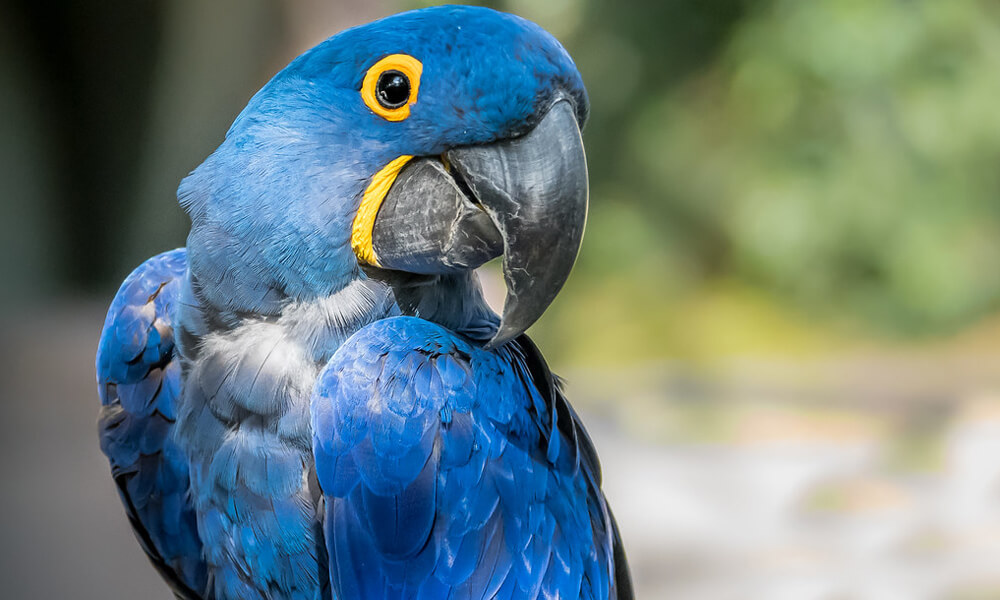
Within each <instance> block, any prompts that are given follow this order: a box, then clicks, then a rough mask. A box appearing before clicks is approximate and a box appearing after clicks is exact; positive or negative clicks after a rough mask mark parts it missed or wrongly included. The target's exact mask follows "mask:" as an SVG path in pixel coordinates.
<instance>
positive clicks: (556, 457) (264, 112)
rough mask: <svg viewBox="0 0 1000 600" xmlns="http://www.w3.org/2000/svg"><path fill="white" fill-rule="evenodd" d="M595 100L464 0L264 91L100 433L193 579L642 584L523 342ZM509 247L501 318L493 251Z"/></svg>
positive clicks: (292, 591)
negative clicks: (493, 290) (483, 284)
mask: <svg viewBox="0 0 1000 600" xmlns="http://www.w3.org/2000/svg"><path fill="white" fill-rule="evenodd" d="M587 112H588V100H587V94H586V91H585V89H584V86H583V82H582V80H581V77H580V75H579V73H578V71H577V69H576V67H575V65H574V64H573V61H572V60H571V59H570V57H569V55H568V54H567V53H566V51H565V50H564V49H563V48H562V46H560V44H559V43H558V42H557V41H556V40H555V39H554V38H553V37H552V36H551V35H549V34H548V33H546V32H545V31H544V30H542V29H541V28H540V27H538V26H537V25H535V24H533V23H530V22H528V21H526V20H524V19H521V18H519V17H516V16H513V15H509V14H504V13H499V12H495V11H492V10H489V9H485V8H473V7H454V6H446V7H435V8H428V9H423V10H417V11H411V12H407V13H402V14H399V15H395V16H392V17H389V18H386V19H383V20H380V21H376V22H374V23H371V24H368V25H364V26H360V27H356V28H353V29H349V30H346V31H344V32H342V33H340V34H338V35H335V36H333V37H331V38H330V39H328V40H326V41H325V42H323V43H321V44H320V45H318V46H316V47H315V48H313V49H311V50H309V51H307V52H306V53H305V54H303V55H301V56H299V57H298V58H296V59H295V60H294V61H292V62H291V63H290V64H289V65H288V66H287V67H286V68H285V69H284V70H282V71H281V72H279V73H278V74H277V75H276V76H275V77H274V78H273V79H272V80H271V81H270V82H268V83H267V84H266V85H265V86H264V87H263V88H262V89H261V90H260V91H259V92H258V93H257V94H256V95H255V96H254V97H253V98H252V99H251V100H250V101H249V103H248V105H247V107H246V108H245V109H244V110H243V112H242V113H241V114H240V115H239V116H238V117H237V118H236V120H235V122H234V123H233V125H232V126H231V128H230V129H229V131H228V133H227V134H226V137H225V139H224V141H223V142H222V143H221V145H220V146H219V147H218V149H216V150H215V152H214V153H212V154H211V155H210V156H209V157H208V158H207V159H206V160H205V161H204V162H203V163H202V164H201V165H200V166H198V167H197V168H196V169H195V170H194V171H193V172H192V173H191V174H190V175H189V176H188V177H186V178H185V179H184V180H183V181H182V183H181V185H180V188H179V190H178V198H179V201H180V203H181V204H182V206H183V207H184V208H185V209H186V211H187V212H188V214H189V215H190V217H191V231H190V234H189V236H188V240H187V246H186V248H181V249H177V250H173V251H170V252H166V253H164V254H160V255H158V256H156V257H153V258H151V259H149V260H147V261H146V262H145V263H143V264H142V265H141V266H139V267H138V268H137V269H136V270H135V271H134V272H133V273H132V274H131V275H129V276H128V278H127V279H126V280H125V282H124V283H123V284H122V286H121V288H120V290H119V291H118V294H117V295H116V297H115V298H114V301H113V302H112V304H111V307H110V309H109V311H108V315H107V319H106V321H105V324H104V329H103V332H102V334H101V339H100V344H99V348H98V353H97V373H98V387H99V393H100V398H101V404H102V407H101V415H100V420H99V431H100V441H101V448H102V450H103V451H104V453H105V454H106V455H107V457H108V459H109V461H110V463H111V469H112V474H113V477H114V481H115V483H116V485H117V488H118V491H119V494H120V496H121V499H122V502H123V504H124V506H125V510H126V513H127V515H128V518H129V520H130V522H131V524H132V527H133V529H134V530H135V533H136V536H137V538H138V540H139V542H140V544H141V545H142V548H143V550H144V551H145V552H146V554H148V555H149V557H150V559H151V560H152V562H153V564H154V566H155V567H156V569H157V570H158V572H159V573H160V575H161V576H162V577H163V578H164V579H165V580H166V581H167V582H168V584H169V585H170V586H171V589H172V590H173V592H174V594H175V595H176V597H177V598H181V599H184V600H200V599H216V600H237V599H239V600H258V599H259V600H264V599H270V600H279V599H280V600H286V599H287V600H291V599H296V600H299V599H336V598H340V599H350V600H355V599H360V600H364V599H376V598H377V599H404V598H405V599H446V598H469V599H472V598H475V599H491V598H497V599H504V600H507V599H536V598H546V599H555V598H561V599H564V600H565V599H578V598H579V599H587V600H590V599H625V598H632V590H631V583H630V579H629V573H628V567H627V564H626V560H625V555H624V552H623V550H622V544H621V541H620V539H619V535H618V531H617V527H616V525H615V522H614V518H613V516H612V514H611V511H610V509H609V508H608V506H607V503H606V501H605V498H604V496H603V493H602V491H601V473H600V467H599V464H598V460H597V455H596V454H595V451H594V448H593V445H592V443H591V441H590V439H589V437H588V435H587V433H586V431H585V430H584V428H583V426H582V424H581V422H580V419H579V417H578V416H577V415H576V413H575V412H574V411H573V408H572V407H571V406H570V405H569V403H568V402H567V400H566V398H565V397H564V395H563V392H562V389H561V385H560V382H559V380H558V378H556V377H555V376H554V375H553V374H552V373H551V371H550V370H549V367H548V366H547V365H546V363H545V361H544V359H543V358H542V356H541V354H540V352H539V350H538V349H537V348H536V347H535V345H534V344H533V343H532V342H531V341H530V340H529V339H528V338H527V337H526V336H525V335H524V333H523V332H524V330H525V329H526V328H527V327H528V326H530V325H531V324H532V323H533V322H534V321H535V320H536V319H537V318H538V317H539V316H540V315H541V314H542V313H543V312H544V310H545V309H546V308H547V306H548V305H549V304H550V303H551V301H552V299H553V298H554V297H555V295H556V294H557V293H558V291H559V289H560V288H561V287H562V285H563V283H564V282H565V280H566V278H567V277H568V275H569V272H570V269H571V268H572V266H573V262H574V260H575V257H576V254H577V251H578V249H579V246H580V242H581V240H582V235H583V228H584V223H585V220H586V208H587V195H588V191H587V170H586V159H585V156H584V151H583V143H582V139H581V136H580V128H581V127H582V125H583V123H584V122H585V120H586V117H587ZM500 256H502V257H503V273H504V279H505V283H506V285H507V297H506V300H505V304H504V309H503V311H502V315H500V316H498V315H496V314H495V313H494V312H493V311H492V310H490V309H489V307H488V306H487V304H486V303H485V302H484V300H483V297H482V293H481V288H480V286H479V282H478V279H477V276H476V274H475V271H474V269H475V268H477V267H479V266H480V265H482V264H484V263H485V262H487V261H489V260H491V259H493V258H496V257H500Z"/></svg>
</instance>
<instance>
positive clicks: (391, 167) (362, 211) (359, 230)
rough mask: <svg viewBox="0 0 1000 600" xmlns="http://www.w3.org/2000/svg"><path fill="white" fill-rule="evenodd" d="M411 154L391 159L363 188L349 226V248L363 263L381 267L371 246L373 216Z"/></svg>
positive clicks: (376, 214) (410, 157) (376, 213)
mask: <svg viewBox="0 0 1000 600" xmlns="http://www.w3.org/2000/svg"><path fill="white" fill-rule="evenodd" d="M412 158H413V157H412V156H408V155H405V154H404V155H403V156H400V157H398V158H395V159H393V160H392V161H391V162H390V163H389V164H387V165H386V166H384V167H382V168H381V169H380V170H379V172H378V173H375V176H374V177H372V180H371V183H369V184H368V188H367V189H365V193H364V195H363V196H362V197H361V206H360V207H359V208H358V213H357V214H356V215H354V225H353V226H352V227H351V248H353V249H354V255H355V256H357V257H358V260H360V261H361V262H363V263H365V264H369V265H372V266H375V267H381V266H382V265H380V264H379V263H378V257H377V256H375V248H374V247H373V246H372V230H373V229H374V228H375V217H376V216H378V209H379V208H380V207H381V206H382V201H383V200H385V196H386V194H388V193H389V188H390V187H392V182H394V181H396V176H397V175H399V171H400V170H401V169H402V168H403V167H405V166H406V163H408V162H410V159H412Z"/></svg>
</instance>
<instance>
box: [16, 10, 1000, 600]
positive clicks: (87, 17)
mask: <svg viewBox="0 0 1000 600" xmlns="http://www.w3.org/2000/svg"><path fill="white" fill-rule="evenodd" d="M420 5H422V4H421V3H419V2H407V1H391V0H379V1H372V0H346V1H340V2H336V1H333V0H323V1H320V0H287V1H279V0H215V1H213V2H199V1H197V0H173V1H171V2H166V1H162V0H160V1H153V0H138V1H137V0H128V1H126V0H106V1H105V2H82V1H74V0H65V1H64V2H62V3H38V2H28V1H27V0H10V1H8V2H6V3H3V4H0V114H2V115H3V118H2V119H0V181H2V187H0V189H2V191H0V256H3V260H2V261H0V281H2V282H3V284H2V285H0V394H2V398H3V402H4V408H5V413H4V418H3V419H0V469H2V471H0V477H2V480H0V481H2V482H3V494H2V497H0V579H2V580H3V581H4V588H5V592H4V595H5V597H9V598H58V597H68V596H71V595H72V596H73V597H77V598H103V599H117V598H123V599H124V598H162V599H164V600H166V599H167V598H169V595H168V594H167V592H166V589H165V587H164V586H163V585H162V584H161V583H159V581H158V579H157V576H156V575H155V573H154V571H153V569H152V567H150V566H149V565H148V564H147V563H146V561H145V559H144V557H143V556H142V555H141V552H140V551H139V547H138V545H137V544H136V543H135V541H134V540H133V539H132V537H131V533H130V531H129V529H128V526H127V523H126V521H125V519H124V515H123V514H122V510H121V508H120V507H119V505H118V501H117V498H116V496H115V492H114V490H113V485H112V483H111V480H110V477H109V476H108V472H107V471H108V470H107V465H106V463H105V462H104V460H103V457H102V456H101V455H100V453H99V450H98V448H97V441H96V435H95V433H96V425H95V419H96V414H97V397H96V393H95V388H94V383H93V381H94V373H93V355H94V351H95V347H96V343H97V338H98V335H99V333H100V327H101V325H102V322H103V314H104V311H105V310H106V307H107V305H108V303H109V302H110V300H111V298H112V296H113V294H114V291H115V290H116V289H117V286H118V284H119V283H120V281H121V280H122V279H123V277H124V276H125V275H126V274H127V273H128V272H129V271H130V270H131V269H132V268H133V267H134V266H136V265H138V264H139V263H140V262H141V261H142V260H143V259H144V258H146V257H148V256H150V255H153V254H155V253H158V252H160V251H163V250H165V249H169V248H173V247H177V246H180V245H183V244H184V239H185V234H186V230H187V226H188V223H187V220H186V217H185V216H184V214H183V213H182V211H181V210H180V208H179V207H178V206H177V203H176V200H175V197H174V192H175V190H176V187H177V184H178V182H179V180H180V179H181V177H183V176H184V175H185V174H186V173H187V172H188V171H190V170H191V169H193V168H194V167H195V166H197V164H198V163H199V162H200V161H201V160H202V159H203V158H204V157H205V156H207V155H208V154H209V153H210V152H211V151H212V150H213V149H214V148H215V146H216V145H217V144H218V143H219V142H220V141H221V139H222V137H223V135H224V134H225V131H226V129H227V128H228V126H229V124H230V122H231V121H232V119H233V118H234V117H235V115H236V114H237V113H238V112H239V111H240V110H241V109H242V107H243V106H244V104H245V103H246V101H247V100H248V99H249V97H250V96H251V95H252V94H253V93H254V92H255V91H256V90H257V89H258V88H259V87H260V86H261V85H263V84H264V83H265V82H266V81H267V80H268V78H269V77H270V76H271V75H272V74H273V73H274V72H275V71H277V70H278V69H280V68H281V67H282V66H283V65H284V64H286V63H287V62H288V61H289V60H290V59H291V58H293V57H294V56H296V55H297V54H299V53H300V52H302V51H304V50H305V49H307V48H309V47H310V46H312V45H314V44H315V43H318V42H319V41H321V40H322V39H324V38H325V37H327V36H329V35H331V34H333V33H335V32H337V31H339V30H341V29H343V28H345V27H347V26H351V25H355V24H359V23H363V22H367V21H370V20H372V19H375V18H378V17H381V16H385V15H388V14H391V13H394V12H398V11H400V10H403V9H407V8H413V7H416V6H420ZM489 5H490V6H493V7H494V8H499V9H502V10H507V11H511V12H515V13H517V14H520V15H522V16H525V17H527V18H529V19H532V20H534V21H536V22H538V23H540V24H541V25H542V26H544V27H545V28H547V29H549V30H550V31H551V32H552V33H553V34H555V35H556V36H557V37H558V38H559V39H560V40H561V41H562V42H563V43H564V45H565V46H566V47H567V48H568V49H569V51H570V53H571V54H572V55H573V56H574V58H575V60H576V61H577V64H578V66H579V68H580V70H581V72H582V73H583V77H584V80H585V82H586V84H587V86H588V88H589V90H590V94H591V102H592V117H591V120H590V122H589V124H588V127H587V129H586V131H585V135H584V138H585V142H586V144H587V149H588V155H589V164H590V170H591V183H592V194H591V213H590V219H589V223H588V230H587V236H586V239H585V242H584V246H583V250H582V252H581V254H580V257H579V260H578V263H577V266H576V270H575V271H574V274H573V276H572V278H571V279H570V281H569V283H568V284H567V285H566V287H565V288H564V291H563V293H562V294H561V295H560V297H559V298H558V299H557V300H556V302H555V303H554V304H553V305H552V308H551V309H550V311H549V312H548V313H547V314H546V316H545V317H544V318H543V319H542V320H541V322H539V323H538V325H537V326H536V327H534V328H533V330H532V333H533V335H534V337H535V338H536V340H537V341H538V342H539V344H540V346H541V347H542V349H543V350H544V351H545V353H546V355H547V356H548V357H549V359H550V362H551V363H552V364H553V366H554V367H555V368H556V370H557V371H558V372H560V373H561V374H562V375H563V376H565V377H566V378H567V379H568V380H569V393H570V397H571V398H572V399H573V401H574V404H575V405H576V406H577V407H578V408H579V409H580V410H581V411H582V412H583V414H584V419H585V421H586V422H587V424H588V427H589V428H590V430H591V432H592V434H593V437H594V438H595V441H596V444H597V447H598V449H599V451H600V454H601V457H602V459H603V463H604V467H605V468H604V471H605V487H606V490H607V494H608V496H609V498H610V500H611V502H612V505H613V506H614V507H615V509H616V512H617V513H618V517H619V521H620V523H621V527H622V530H623V535H624V538H625V542H626V548H627V550H628V552H629V554H630V559H631V564H632V568H633V572H634V576H635V579H636V584H637V588H638V592H639V593H638V595H639V597H640V598H644V599H654V598H686V599H710V600H715V599H744V598H747V599H759V598H766V599H777V600H782V599H789V600H799V599H830V600H842V599H869V598H870V599H875V598H878V599H896V598H898V599H903V600H911V599H918V600H919V599H939V598H942V599H954V600H959V599H964V600H971V599H986V598H1000V5H998V4H997V3H996V2H992V1H990V0H947V1H944V0H905V1H904V0H814V1H811V2H799V1H795V0H758V1H752V2H751V1H750V0H714V1H712V2H694V1H691V0H635V1H632V2H628V3H610V2H600V1H599V0H548V1H547V2H544V3H543V2H534V1H531V0H504V1H498V2H492V3H489ZM486 276H487V278H489V277H490V273H489V272H487V273H486ZM487 283H489V281H488V282H487ZM493 287H494V289H495V285H494V286H493Z"/></svg>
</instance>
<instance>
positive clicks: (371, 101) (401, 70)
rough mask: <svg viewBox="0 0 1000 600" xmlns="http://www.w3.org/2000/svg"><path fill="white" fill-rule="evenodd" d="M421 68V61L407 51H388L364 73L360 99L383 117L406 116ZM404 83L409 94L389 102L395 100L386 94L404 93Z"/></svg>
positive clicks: (388, 118)
mask: <svg viewBox="0 0 1000 600" xmlns="http://www.w3.org/2000/svg"><path fill="white" fill-rule="evenodd" d="M423 70H424V65H423V63H421V62H420V61H419V60H417V59H415V58H413V57H412V56H410V55H409V54H390V55H389V56H386V57H385V58H383V59H382V60H380V61H378V62H377V63H375V64H374V65H372V66H371V68H370V69H368V72H367V73H365V80H364V82H363V83H362V84H361V98H362V99H363V100H364V101H365V104H366V105H367V106H368V108H370V109H371V110H372V112H374V113H375V114H376V115H378V116H380V117H382V118H383V119H385V120H387V121H402V120H403V119H405V118H407V117H409V116H410V106H411V105H413V104H415V103H416V101H417V93H418V92H419V91H420V74H421V73H423ZM404 84H405V85H408V86H409V95H408V96H404V97H403V98H400V99H399V102H393V100H396V99H395V98H392V97H390V96H391V94H400V93H401V91H402V92H403V93H405V88H404V87H402V86H403V85H404ZM404 100H405V101H404ZM397 104H398V106H397Z"/></svg>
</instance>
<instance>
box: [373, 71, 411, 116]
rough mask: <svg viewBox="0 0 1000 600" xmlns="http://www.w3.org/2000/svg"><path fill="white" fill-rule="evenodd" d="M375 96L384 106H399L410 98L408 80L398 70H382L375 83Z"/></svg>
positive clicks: (391, 107)
mask: <svg viewBox="0 0 1000 600" xmlns="http://www.w3.org/2000/svg"><path fill="white" fill-rule="evenodd" d="M375 96H376V97H377V98H378V103H379V104H381V105H382V106H383V107H384V108H388V109H393V108H399V107H400V106H403V105H404V104H406V103H407V102H408V101H409V100H410V80H409V79H408V78H407V77H406V75H403V74H402V73H400V72H399V71H395V70H394V71H383V72H382V74H381V75H379V76H378V83H377V84H375Z"/></svg>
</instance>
